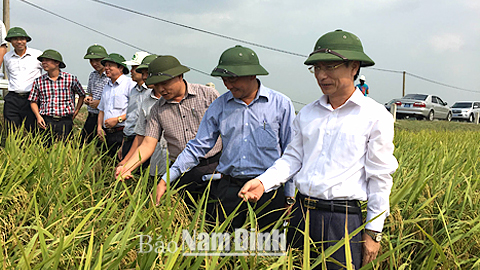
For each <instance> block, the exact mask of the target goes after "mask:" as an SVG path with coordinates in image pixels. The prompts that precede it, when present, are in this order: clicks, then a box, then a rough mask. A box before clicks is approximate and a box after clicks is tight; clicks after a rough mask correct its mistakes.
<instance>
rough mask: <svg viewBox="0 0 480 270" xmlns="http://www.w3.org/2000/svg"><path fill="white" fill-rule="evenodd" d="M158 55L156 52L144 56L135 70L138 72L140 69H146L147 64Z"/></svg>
mask: <svg viewBox="0 0 480 270" xmlns="http://www.w3.org/2000/svg"><path fill="white" fill-rule="evenodd" d="M157 57H158V55H156V54H150V55H149V56H146V57H145V58H143V60H142V64H140V65H139V66H138V67H137V69H135V71H137V72H140V71H141V70H142V69H148V64H150V63H151V62H152V61H153V60H155V59H157Z"/></svg>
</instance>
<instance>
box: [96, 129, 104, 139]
mask: <svg viewBox="0 0 480 270" xmlns="http://www.w3.org/2000/svg"><path fill="white" fill-rule="evenodd" d="M97 136H98V138H100V140H101V141H102V142H104V141H105V130H103V128H102V127H100V128H97Z"/></svg>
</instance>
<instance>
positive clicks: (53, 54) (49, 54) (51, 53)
mask: <svg viewBox="0 0 480 270" xmlns="http://www.w3.org/2000/svg"><path fill="white" fill-rule="evenodd" d="M43 58H47V59H52V60H55V61H58V62H60V65H59V67H60V68H65V67H66V66H67V65H65V63H64V62H63V57H62V55H61V54H60V53H59V52H57V51H55V50H45V51H44V52H43V53H42V55H40V56H39V57H37V59H38V61H40V62H42V59H43Z"/></svg>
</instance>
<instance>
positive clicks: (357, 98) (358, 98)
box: [316, 88, 365, 110]
mask: <svg viewBox="0 0 480 270" xmlns="http://www.w3.org/2000/svg"><path fill="white" fill-rule="evenodd" d="M357 90H358V89H357V88H355V91H353V94H352V95H351V96H350V97H349V98H348V99H347V101H345V103H343V104H342V106H340V107H338V108H337V109H339V108H342V107H344V106H345V105H347V104H349V103H354V104H356V105H358V106H362V105H364V102H365V97H364V96H363V94H362V93H361V92H360V91H357ZM316 103H317V105H320V106H322V107H325V108H327V109H329V110H333V108H332V105H330V104H329V103H328V96H327V95H323V96H321V97H320V98H319V99H318V100H317V102H316Z"/></svg>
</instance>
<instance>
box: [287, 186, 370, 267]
mask: <svg viewBox="0 0 480 270" xmlns="http://www.w3.org/2000/svg"><path fill="white" fill-rule="evenodd" d="M308 210H309V211H310V226H309V229H310V238H311V239H312V241H313V242H314V243H315V245H316V248H314V247H313V246H311V247H310V250H311V252H310V258H316V257H318V255H319V254H321V252H322V247H323V250H326V249H327V248H329V247H330V246H334V245H335V244H336V242H337V241H339V240H340V239H342V238H344V237H345V224H346V222H347V215H346V213H337V212H331V211H325V210H317V209H314V210H312V209H308ZM292 211H293V212H292V217H291V219H290V226H289V228H288V233H287V243H290V244H291V246H292V247H294V248H303V232H304V231H305V217H306V211H307V209H306V207H305V206H304V205H303V204H302V203H301V200H300V198H299V195H297V198H296V202H295V205H294V206H293V210H292ZM361 225H362V214H361V213H359V214H350V213H349V214H348V233H349V234H350V233H351V232H353V231H354V230H356V229H357V228H358V227H360V226H361ZM326 241H327V242H326ZM328 241H330V242H328ZM361 241H362V235H361V233H359V234H357V235H355V236H354V237H353V239H351V240H350V248H351V253H352V262H353V264H354V265H355V268H354V269H360V267H361V265H362V243H361ZM330 257H331V258H334V259H335V260H337V261H339V262H340V263H342V264H343V265H345V261H346V260H345V248H344V246H342V247H341V248H340V249H339V250H337V251H336V252H335V253H333V255H332V256H330ZM315 269H322V266H321V264H320V265H319V266H318V267H316V268H315ZM327 269H329V270H330V269H344V268H342V267H339V266H338V265H336V264H334V263H329V262H327Z"/></svg>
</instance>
